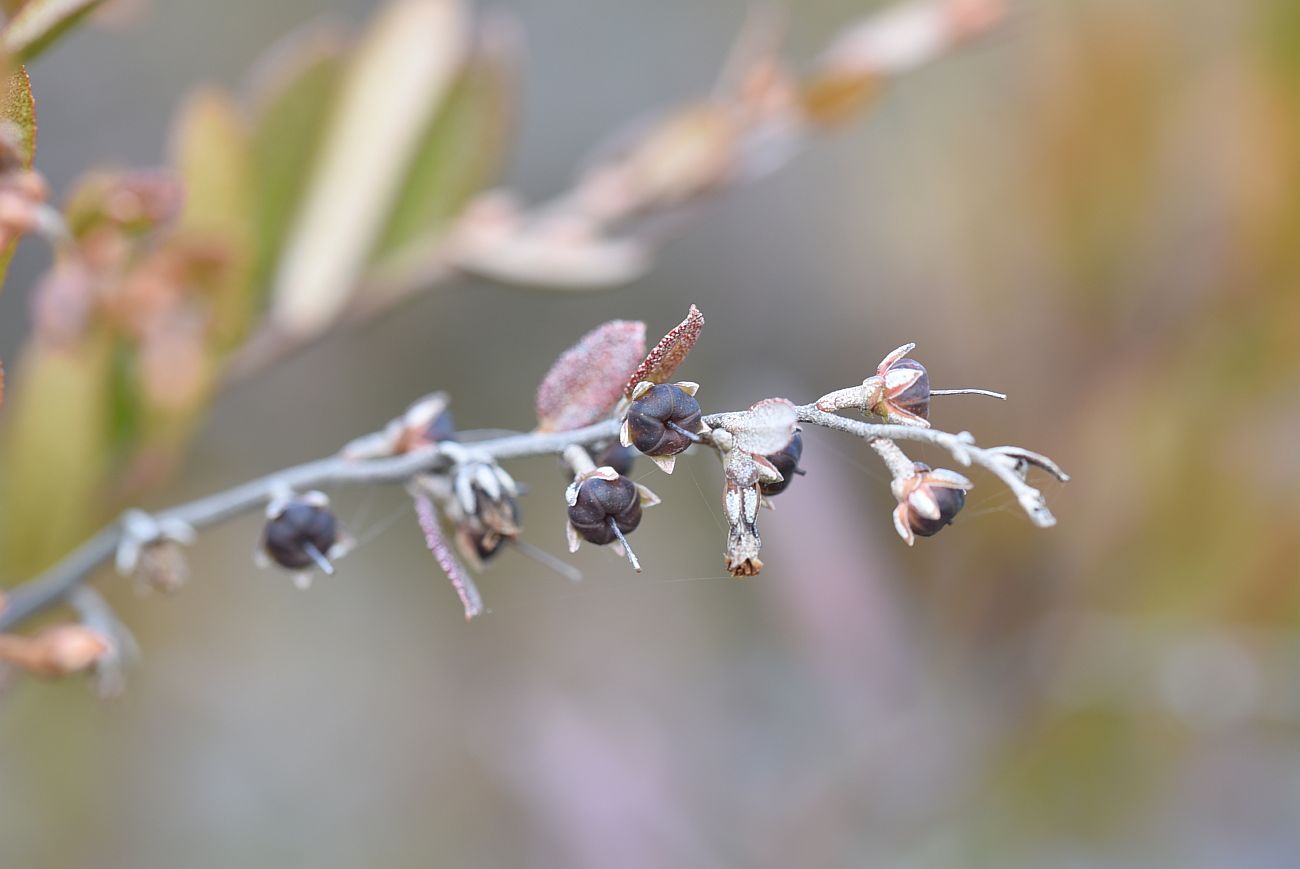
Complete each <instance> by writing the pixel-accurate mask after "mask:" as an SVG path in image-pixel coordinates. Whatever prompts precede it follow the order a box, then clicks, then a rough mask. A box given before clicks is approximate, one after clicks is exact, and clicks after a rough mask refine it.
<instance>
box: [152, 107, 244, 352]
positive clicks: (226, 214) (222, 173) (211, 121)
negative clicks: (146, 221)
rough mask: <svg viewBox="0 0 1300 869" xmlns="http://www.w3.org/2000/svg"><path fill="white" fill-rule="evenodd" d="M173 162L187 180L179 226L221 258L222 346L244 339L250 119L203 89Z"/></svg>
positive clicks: (182, 117) (217, 327)
mask: <svg viewBox="0 0 1300 869" xmlns="http://www.w3.org/2000/svg"><path fill="white" fill-rule="evenodd" d="M172 162H173V164H174V165H175V167H176V171H177V172H178V173H179V175H180V177H181V180H182V182H183V183H184V186H185V207H184V210H183V211H182V212H181V218H180V226H179V230H180V232H181V233H182V234H183V235H184V237H185V238H186V239H187V240H188V242H189V243H191V244H196V243H197V244H201V245H204V246H206V247H208V248H209V249H210V250H211V251H212V255H213V256H215V257H218V258H220V260H221V261H222V278H221V280H220V281H218V285H217V287H216V295H215V298H214V305H215V309H216V310H215V315H214V319H213V332H214V335H215V339H216V346H217V348H219V349H230V348H232V347H234V346H235V345H236V344H237V343H238V342H240V341H241V340H242V339H243V337H244V336H245V335H246V334H247V332H248V329H249V328H250V326H251V325H252V320H253V315H254V310H255V299H254V298H253V297H254V295H255V294H254V292H253V288H252V286H251V268H252V261H253V253H252V247H253V232H252V215H253V211H254V204H253V203H254V193H253V190H254V177H253V147H252V141H251V137H250V135H249V131H248V124H247V122H246V121H245V119H244V118H243V116H242V115H241V114H240V111H239V108H238V107H237V106H236V105H235V103H234V101H233V100H232V99H231V98H230V97H229V96H228V95H227V94H225V93H224V92H222V91H219V90H216V89H211V88H208V89H203V90H200V91H197V92H195V93H193V94H191V95H190V97H189V98H188V99H187V100H186V101H185V104H184V105H183V106H182V107H181V111H180V114H179V117H178V118H177V121H176V128H175V132H174V134H173V139H172Z"/></svg>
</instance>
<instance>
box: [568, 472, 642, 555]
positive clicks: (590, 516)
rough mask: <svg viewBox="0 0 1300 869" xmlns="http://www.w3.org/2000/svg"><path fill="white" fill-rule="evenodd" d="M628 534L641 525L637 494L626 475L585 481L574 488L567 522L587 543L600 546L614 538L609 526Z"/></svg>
mask: <svg viewBox="0 0 1300 869" xmlns="http://www.w3.org/2000/svg"><path fill="white" fill-rule="evenodd" d="M610 519H613V520H614V522H615V523H616V524H617V525H618V530H619V531H622V532H623V533H624V534H631V533H632V532H633V531H635V530H636V527H637V526H638V525H640V524H641V493H640V492H639V491H638V490H637V487H636V485H635V484H634V483H633V482H632V481H631V480H629V479H628V478H627V477H619V478H618V479H617V480H602V479H600V478H599V477H594V478H592V479H589V480H586V481H584V482H583V483H582V485H581V486H579V487H578V500H577V501H576V502H575V503H574V505H573V506H572V507H570V508H569V522H570V523H572V524H573V527H574V528H575V529H577V531H578V533H579V534H580V535H582V538H583V539H584V540H586V541H587V542H589V543H595V544H597V545H599V546H604V545H605V544H607V543H613V542H614V541H615V540H617V539H618V535H617V534H615V533H614V529H613V528H612V527H610Z"/></svg>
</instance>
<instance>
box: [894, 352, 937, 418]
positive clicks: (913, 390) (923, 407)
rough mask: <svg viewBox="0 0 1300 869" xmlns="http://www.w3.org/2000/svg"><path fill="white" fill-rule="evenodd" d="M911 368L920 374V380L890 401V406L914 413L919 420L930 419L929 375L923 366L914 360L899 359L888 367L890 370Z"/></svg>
mask: <svg viewBox="0 0 1300 869" xmlns="http://www.w3.org/2000/svg"><path fill="white" fill-rule="evenodd" d="M899 368H911V369H915V370H918V371H920V372H921V376H920V378H918V379H917V381H916V382H915V383H913V384H912V385H911V386H909V387H907V389H905V390H903V391H902V392H900V393H899V394H898V395H896V396H894V397H893V398H891V399H890V402H889V403H890V404H892V405H894V406H895V407H900V408H902V409H903V410H906V411H908V412H910V413H914V414H916V415H917V416H919V417H921V419H929V418H930V374H929V372H928V371H926V370H925V366H924V365H922V364H921V363H920V362H917V361H916V360H915V359H900V360H898V361H897V362H895V363H894V364H893V365H892V366H890V369H891V370H895V369H899Z"/></svg>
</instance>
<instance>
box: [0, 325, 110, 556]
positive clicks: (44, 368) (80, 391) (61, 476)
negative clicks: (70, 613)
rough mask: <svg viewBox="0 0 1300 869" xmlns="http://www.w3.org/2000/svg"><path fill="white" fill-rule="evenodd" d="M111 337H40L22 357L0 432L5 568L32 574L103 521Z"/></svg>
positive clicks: (0, 537)
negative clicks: (63, 341)
mask: <svg viewBox="0 0 1300 869" xmlns="http://www.w3.org/2000/svg"><path fill="white" fill-rule="evenodd" d="M110 352H111V344H110V343H109V341H108V340H107V336H103V335H96V336H92V337H91V338H90V340H87V341H84V342H81V343H80V344H79V345H78V346H77V347H75V348H69V349H63V348H55V347H50V346H48V345H46V344H45V343H43V342H37V343H36V344H35V345H34V346H31V347H29V348H28V350H27V352H26V354H25V355H24V357H23V358H22V360H21V361H20V364H19V366H18V373H17V375H15V376H16V378H17V381H16V386H15V391H14V393H13V395H12V396H10V399H9V400H8V401H6V403H5V404H6V406H5V419H4V422H5V426H4V431H3V438H0V461H2V462H3V464H2V465H0V571H3V572H4V573H6V574H9V575H14V576H21V575H23V574H27V573H33V572H35V571H37V570H39V569H41V568H43V567H45V566H46V565H48V564H49V563H50V562H51V561H52V560H53V559H55V558H57V557H58V556H60V555H62V554H63V553H64V552H66V551H67V550H68V548H69V547H71V546H73V545H74V544H76V543H78V542H79V541H80V539H81V538H82V537H83V536H84V535H85V534H86V533H87V532H88V531H89V530H90V529H91V528H93V526H94V525H95V524H96V523H97V522H99V521H101V520H102V518H103V517H102V516H100V515H98V511H99V509H101V506H100V505H101V502H100V500H99V494H100V492H101V487H102V485H103V482H104V480H105V478H106V474H107V471H108V467H109V462H110V458H111V457H110V450H109V445H110V433H109V419H110V414H111V408H110V404H109V402H110V397H109V395H108V389H107V388H106V385H107V380H108V376H109V368H110V360H111V355H110Z"/></svg>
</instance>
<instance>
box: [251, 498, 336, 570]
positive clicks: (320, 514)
mask: <svg viewBox="0 0 1300 869" xmlns="http://www.w3.org/2000/svg"><path fill="white" fill-rule="evenodd" d="M338 536H339V529H338V520H336V519H335V518H334V513H333V512H332V511H331V510H330V509H329V507H325V506H321V505H319V504H313V503H310V502H308V501H304V500H295V501H290V502H289V504H288V506H286V507H285V508H284V509H283V510H281V511H280V513H279V515H277V516H275V518H273V519H270V520H268V521H267V523H266V528H265V530H264V532H263V537H262V548H263V549H264V550H265V551H266V554H267V555H269V556H270V557H271V560H272V561H274V562H275V563H276V564H278V565H280V566H281V567H285V568H288V569H289V570H301V569H303V568H306V567H311V566H313V565H315V564H316V563H317V560H318V557H325V556H327V555H328V554H329V551H330V550H331V549H333V548H334V544H335V543H337V542H338ZM308 547H312V548H314V549H315V551H316V554H315V555H313V554H312V552H311V551H310V550H309V548H308Z"/></svg>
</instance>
